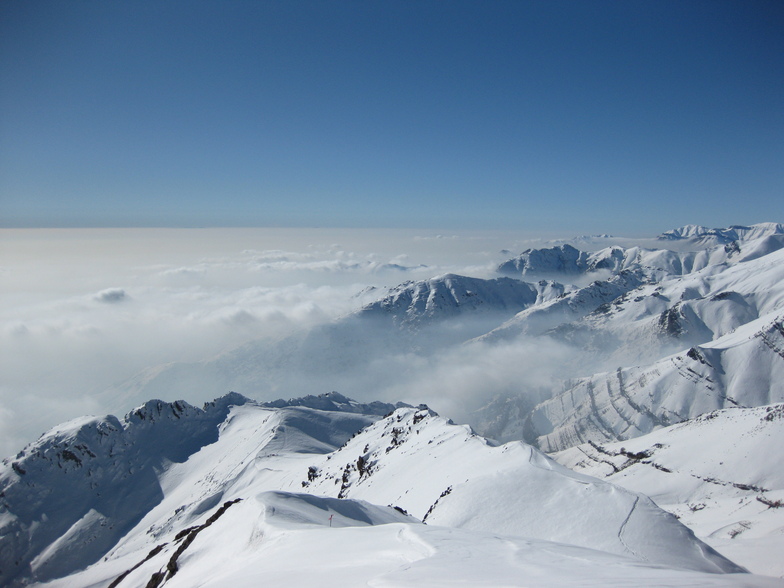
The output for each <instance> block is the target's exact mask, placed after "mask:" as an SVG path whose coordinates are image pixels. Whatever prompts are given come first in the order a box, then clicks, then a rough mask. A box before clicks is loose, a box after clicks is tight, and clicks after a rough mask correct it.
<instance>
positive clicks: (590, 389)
mask: <svg viewBox="0 0 784 588" xmlns="http://www.w3.org/2000/svg"><path fill="white" fill-rule="evenodd" d="M773 402H784V315H781V314H777V313H772V314H769V315H765V316H764V317H762V318H760V319H757V320H754V321H751V322H750V323H748V324H746V325H743V326H742V327H740V328H738V329H737V330H735V331H734V332H731V333H729V334H727V335H725V336H724V337H721V338H719V339H717V340H716V341H713V342H710V343H706V344H705V345H701V346H698V347H692V348H691V349H689V350H685V351H683V352H682V353H679V354H676V355H673V356H670V357H667V358H665V359H662V360H661V361H658V362H656V363H654V364H652V365H648V366H642V367H630V368H623V369H618V370H617V371H614V372H609V373H600V374H595V375H593V376H590V377H587V378H582V379H580V380H578V381H576V382H573V383H571V384H570V385H568V386H567V387H566V389H565V390H564V391H563V392H561V393H560V394H557V395H556V396H554V397H553V398H552V399H550V400H547V401H545V402H543V403H541V404H540V405H538V406H537V407H536V408H535V409H534V410H533V412H532V413H531V415H530V423H531V426H532V429H533V431H534V433H533V434H535V435H536V438H537V443H538V446H539V447H540V448H542V449H543V450H545V451H548V452H550V451H559V450H562V449H566V448H568V447H571V446H573V445H579V444H580V443H585V442H588V441H594V442H597V443H602V442H605V441H615V440H625V439H630V438H633V437H638V436H640V435H644V434H646V433H649V432H650V431H652V430H654V429H655V428H659V427H664V426H667V425H671V424H674V423H678V422H681V421H685V420H687V419H690V418H694V417H697V416H699V415H701V414H704V413H706V412H711V411H713V410H717V409H721V408H725V407H729V406H740V407H754V406H763V405H766V404H770V403H773Z"/></svg>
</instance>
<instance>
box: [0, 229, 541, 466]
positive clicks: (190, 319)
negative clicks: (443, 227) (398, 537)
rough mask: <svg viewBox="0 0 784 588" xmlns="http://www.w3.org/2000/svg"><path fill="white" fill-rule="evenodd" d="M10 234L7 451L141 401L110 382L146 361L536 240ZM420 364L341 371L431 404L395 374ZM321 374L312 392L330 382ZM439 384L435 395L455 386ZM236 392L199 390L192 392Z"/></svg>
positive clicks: (0, 414) (321, 312) (3, 255)
mask: <svg viewBox="0 0 784 588" xmlns="http://www.w3.org/2000/svg"><path fill="white" fill-rule="evenodd" d="M0 238H2V240H3V248H2V249H1V250H0V272H1V273H2V275H3V280H2V281H0V347H2V349H3V350H4V352H3V353H2V354H0V374H1V375H0V406H2V411H0V454H2V455H10V454H12V453H16V452H17V451H18V450H19V449H21V447H22V446H23V445H24V444H25V443H27V442H29V441H32V440H33V439H35V438H36V437H37V436H38V435H39V434H40V433H42V432H43V431H44V430H46V429H47V428H49V427H50V426H52V425H54V424H57V423H58V422H60V421H63V420H66V419H69V418H73V417H76V416H80V415H82V414H85V413H94V414H95V413H97V414H102V413H106V412H117V413H121V412H123V411H125V410H128V409H129V408H131V406H128V402H130V401H131V399H126V400H127V401H125V400H123V399H119V398H114V397H112V395H111V394H107V393H106V391H107V390H111V389H112V388H113V387H114V386H115V385H116V384H118V383H119V382H123V381H125V380H127V379H128V378H131V377H132V376H134V375H135V374H138V373H139V372H141V371H142V370H144V369H147V368H151V367H153V366H159V365H163V364H167V363H170V362H197V361H200V360H203V359H205V358H209V357H212V356H214V355H216V354H219V353H221V352H224V351H226V350H229V349H233V348H235V347H237V346H239V345H242V344H243V343H246V342H248V341H253V340H260V339H261V340H275V339H281V338H284V337H286V336H288V335H290V334H291V333H293V332H297V331H299V330H303V329H310V328H313V327H315V326H317V325H320V324H325V323H328V322H329V321H331V320H333V319H335V318H337V317H340V316H342V315H345V314H347V313H350V312H352V311H354V310H356V309H358V308H359V307H361V306H362V304H364V303H366V302H370V301H371V300H374V299H375V298H377V297H378V296H379V295H381V294H383V292H385V289H386V288H389V287H393V286H396V285H397V284H399V283H400V282H403V281H406V280H409V279H423V278H429V277H432V276H434V275H438V274H443V273H447V272H454V273H464V274H469V275H475V276H478V277H490V276H491V275H492V273H493V269H492V268H494V267H495V265H496V264H497V263H499V262H500V261H502V260H503V259H504V254H503V253H502V252H501V251H502V249H504V248H511V249H512V250H518V249H520V250H522V249H523V248H524V247H525V246H530V243H529V242H527V241H526V240H525V239H524V238H522V237H521V236H520V235H515V234H510V233H492V232H489V233H488V232H483V233H466V234H463V235H449V236H447V237H443V236H439V235H438V233H437V232H433V233H432V234H430V233H427V232H423V231H404V230H386V231H384V230H360V229H357V230H348V231H346V230H340V231H338V230H319V229H312V230H299V229H198V230H181V229H180V230H169V229H90V230H81V229H79V230H76V229H71V230H39V229H31V230H19V231H5V232H2V234H0ZM374 288H375V289H374ZM363 292H364V293H363ZM418 361H419V360H418V359H417V358H416V357H415V356H412V357H397V358H392V359H390V360H389V361H387V360H382V359H378V360H377V361H374V362H372V363H373V364H374V365H375V364H378V365H379V366H381V365H382V364H386V365H388V366H392V367H388V368H384V369H383V370H382V369H381V368H380V367H379V368H378V369H379V370H381V371H384V370H386V371H385V374H386V375H385V378H386V379H382V380H381V381H382V382H387V385H384V386H379V385H378V383H379V379H377V378H376V377H375V376H373V377H367V378H365V377H363V376H362V375H361V374H359V375H358V374H353V375H352V376H356V378H355V379H354V378H353V377H352V379H349V377H348V375H347V377H346V378H345V379H344V380H343V381H344V382H347V383H350V382H351V381H356V383H363V384H365V385H363V386H361V390H360V389H359V388H360V386H359V385H354V386H351V387H352V390H348V391H347V392H354V391H356V392H357V395H358V396H362V397H364V398H371V397H376V396H377V395H379V394H383V395H387V396H388V397H389V398H392V397H393V396H394V395H398V394H399V395H400V398H411V399H412V400H417V398H423V399H424V400H425V401H427V398H428V396H427V395H426V394H423V395H421V396H420V395H418V394H417V393H416V392H417V391H416V390H406V389H405V386H403V385H400V384H397V383H396V382H401V381H407V380H405V376H406V374H413V373H418V372H417V370H418V369H420V368H419V367H418V364H417V362H418ZM432 367H433V366H428V365H422V367H421V370H422V372H426V371H428V370H429V369H431V368H432ZM374 369H376V368H374ZM446 371H447V370H446V368H444V372H446ZM367 373H368V374H372V373H374V371H373V370H369V371H367ZM401 375H402V376H403V379H401ZM337 383H338V384H340V383H341V382H337ZM320 384H321V385H319V382H314V383H313V386H314V387H313V388H312V389H311V390H310V392H311V393H321V392H326V391H329V390H327V389H326V388H329V387H330V386H328V385H326V384H325V383H324V382H321V383H320ZM371 384H375V385H371ZM433 386H436V388H437V391H434V392H433V393H432V394H435V396H438V397H441V396H443V397H446V396H447V395H448V393H447V391H446V389H445V387H444V386H440V387H439V385H437V383H436V382H435V381H433ZM442 389H443V390H444V392H443V393H441V392H440V390H442ZM434 390H436V389H435V388H434ZM224 392H225V390H219V389H215V390H213V389H210V390H194V391H193V394H188V395H185V396H186V397H185V399H186V400H189V401H194V402H198V401H200V397H204V398H213V397H214V396H216V395H219V394H222V393H224ZM279 392H280V395H282V396H286V395H287V392H286V391H285V390H282V389H281V390H279ZM251 393H252V391H251ZM400 398H395V399H396V400H397V399H400ZM133 400H138V401H142V400H147V399H146V398H140V399H133ZM417 401H422V400H417Z"/></svg>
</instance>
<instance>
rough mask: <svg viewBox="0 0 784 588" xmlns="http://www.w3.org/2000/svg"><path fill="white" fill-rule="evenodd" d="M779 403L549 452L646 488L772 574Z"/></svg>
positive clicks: (781, 568)
mask: <svg viewBox="0 0 784 588" xmlns="http://www.w3.org/2000/svg"><path fill="white" fill-rule="evenodd" d="M782 444H784V404H781V403H777V404H770V405H767V406H762V407H757V408H727V409H723V410H718V411H713V412H709V413H705V414H703V415H701V416H699V417H697V418H694V419H691V420H688V421H685V422H682V423H679V424H677V425H672V426H670V427H666V428H663V429H658V430H656V431H654V432H651V433H649V434H647V435H644V436H642V437H638V438H636V439H629V440H626V441H623V442H614V443H607V444H604V443H595V442H594V443H584V444H581V445H578V446H575V447H571V448H570V449H566V450H564V451H562V452H560V453H557V454H555V455H553V457H554V458H555V459H556V460H557V461H558V462H559V463H561V464H563V465H565V466H567V467H569V468H571V469H573V470H575V471H578V472H582V473H586V474H589V475H592V476H597V477H600V478H604V479H606V480H608V481H611V482H613V483H614V484H618V485H620V486H623V487H625V488H629V489H631V490H635V491H637V492H645V494H647V495H648V496H650V497H651V498H652V499H653V500H654V501H655V502H656V504H658V505H659V506H661V507H662V508H664V509H665V510H667V511H669V512H671V513H673V514H675V515H676V516H677V517H678V518H679V520H680V521H681V522H683V523H685V524H686V525H688V526H689V528H691V529H693V530H694V531H695V532H696V533H697V535H698V536H699V537H700V538H702V539H703V540H704V541H706V542H707V543H709V544H710V545H712V546H713V547H715V548H717V549H718V550H719V551H721V552H722V553H724V554H726V555H728V556H729V557H731V558H732V559H733V560H734V561H737V562H739V563H742V564H744V565H748V566H749V567H753V568H754V569H757V570H760V571H761V572H763V573H766V574H770V575H773V576H779V577H780V576H784V562H782V560H781V559H780V558H775V557H774V558H771V557H766V555H767V554H771V553H783V552H784V467H782V465H784V464H782V458H781V447H782Z"/></svg>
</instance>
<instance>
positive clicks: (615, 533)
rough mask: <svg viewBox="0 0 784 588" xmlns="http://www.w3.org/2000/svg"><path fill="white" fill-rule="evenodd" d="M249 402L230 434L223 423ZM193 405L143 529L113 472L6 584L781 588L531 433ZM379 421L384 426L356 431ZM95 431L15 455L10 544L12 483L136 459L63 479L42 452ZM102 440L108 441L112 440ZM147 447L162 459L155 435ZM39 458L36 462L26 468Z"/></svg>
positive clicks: (144, 506)
mask: <svg viewBox="0 0 784 588" xmlns="http://www.w3.org/2000/svg"><path fill="white" fill-rule="evenodd" d="M234 402H236V403H237V405H236V406H233V407H232V408H230V409H229V410H228V414H227V415H226V416H225V418H224V420H223V421H222V422H220V423H218V424H217V427H216V424H215V422H214V420H208V419H207V415H209V416H210V418H211V417H212V415H214V414H218V413H217V412H214V411H218V412H222V411H225V409H226V407H227V406H228V405H229V404H232V403H234ZM158 408H160V410H158ZM175 412H179V413H180V418H179V419H178V418H177V417H175V416H172V415H174V413H175ZM184 412H185V411H179V410H178V411H175V409H174V407H173V406H172V405H165V404H156V405H154V407H153V410H152V411H149V410H142V411H141V413H136V412H135V411H134V413H132V415H133V414H137V416H138V417H139V420H140V421H142V422H141V424H142V425H143V426H147V427H150V429H149V430H150V431H151V432H154V431H155V430H156V428H157V427H159V426H162V427H163V429H162V430H166V431H174V430H178V429H177V427H186V428H185V429H179V431H180V433H184V432H185V430H187V428H189V427H191V426H192V425H193V423H195V421H190V420H189V418H188V416H184ZM142 414H143V415H144V416H145V418H144V419H141V418H140V417H141V415H142ZM188 415H189V416H190V417H191V418H202V419H205V420H203V424H204V426H203V427H197V429H198V430H199V431H207V432H209V435H210V436H209V438H207V437H204V438H200V440H199V442H198V443H197V445H201V446H200V447H199V448H198V449H196V450H195V451H194V452H192V453H190V455H189V456H188V457H187V459H184V460H180V461H168V462H165V461H164V460H160V459H158V458H157V457H156V458H155V460H154V461H156V467H155V468H153V469H152V470H151V473H152V476H153V477H152V478H151V480H150V481H151V483H152V486H154V487H155V488H156V496H155V500H154V501H149V500H144V499H143V497H139V496H137V495H136V494H135V493H133V492H128V493H126V494H125V495H124V496H123V497H122V500H123V501H124V503H125V507H126V509H127V510H128V511H132V510H134V511H135V512H136V514H135V524H129V525H125V526H124V527H123V529H122V531H121V532H118V535H119V537H117V539H116V541H115V542H107V541H105V540H104V537H103V536H102V535H101V532H102V531H101V527H102V525H101V523H100V522H99V519H101V520H103V523H104V525H103V526H113V525H114V524H115V523H113V522H112V521H111V520H110V518H109V515H108V514H107V513H106V512H104V511H103V509H102V507H101V503H100V500H99V499H98V498H97V494H99V493H103V492H106V491H107V490H106V488H110V487H111V486H110V484H111V482H106V481H104V480H101V481H100V483H98V485H97V486H96V487H95V489H94V490H95V494H94V495H93V497H92V498H91V500H92V502H91V504H90V507H91V508H90V509H88V510H87V511H86V512H84V509H83V508H79V509H76V508H72V507H71V506H70V505H69V503H68V501H67V500H63V501H62V502H61V503H60V504H59V510H57V511H53V510H49V511H46V512H43V511H42V510H39V511H35V512H33V511H31V512H30V513H29V515H30V516H29V521H28V522H29V523H30V524H29V526H27V527H26V528H25V532H32V533H33V534H35V532H36V531H35V529H36V528H37V527H38V526H42V527H46V526H47V525H49V526H48V528H49V529H52V528H53V527H52V525H56V524H57V520H58V519H61V518H64V517H66V516H68V515H67V513H68V512H69V510H72V511H74V512H75V513H76V514H75V515H72V516H70V518H69V519H68V521H67V522H66V524H62V525H60V528H61V529H64V530H63V531H62V532H61V533H59V534H54V533H52V534H50V535H49V536H48V537H47V541H39V544H40V545H38V547H39V548H38V549H37V551H36V552H35V553H33V552H32V551H30V550H28V551H27V552H26V553H23V552H22V551H21V550H18V549H17V551H16V557H17V558H18V559H19V560H20V561H21V562H23V563H22V565H20V566H18V572H17V574H16V575H15V578H16V580H13V579H12V577H10V576H6V577H5V578H4V579H3V583H4V584H8V585H15V582H16V583H18V582H21V581H23V579H24V578H30V577H32V578H35V579H37V580H38V581H42V580H47V579H49V580H50V583H49V584H48V585H51V586H108V585H113V586H147V585H150V586H155V585H161V583H162V582H165V584H166V585H167V586H178V585H182V586H192V585H207V586H219V585H224V586H225V585H232V584H237V585H248V586H250V585H257V584H254V583H258V582H259V581H261V580H262V579H264V580H265V583H267V584H269V583H270V582H272V585H290V586H310V585H313V584H314V578H318V580H315V582H316V583H318V585H324V586H352V585H366V584H367V582H370V581H373V582H377V583H378V584H377V585H382V586H383V585H388V586H400V585H423V584H424V585H450V584H453V583H454V582H455V581H456V579H457V578H458V577H462V578H463V580H466V579H469V580H470V581H471V583H472V585H493V586H498V585H506V584H509V585H513V586H514V585H530V584H528V583H529V582H530V581H531V578H530V575H529V574H531V573H534V574H537V578H538V580H537V581H538V582H539V584H538V585H553V583H556V584H559V583H566V584H567V585H568V584H571V585H582V584H581V583H580V582H581V581H582V580H584V576H583V575H584V574H591V577H592V578H595V579H596V580H595V581H596V583H597V584H599V583H601V582H602V581H604V582H609V581H612V582H614V583H616V584H618V585H630V586H631V585H639V582H640V581H643V582H645V581H650V582H654V583H656V582H659V583H661V584H662V585H689V583H692V585H693V584H694V583H698V584H700V585H716V586H723V585H726V586H729V585H737V584H738V583H739V582H740V583H744V584H745V585H749V586H766V585H771V584H770V583H769V582H767V580H765V579H764V578H760V577H755V576H751V575H748V574H742V573H740V572H741V571H742V569H741V568H739V567H737V566H735V565H734V564H732V563H731V562H729V561H728V560H726V559H724V558H723V557H721V556H720V555H718V554H717V553H716V552H714V551H713V550H711V549H710V548H709V547H707V546H706V545H705V544H703V543H701V542H699V541H698V540H697V539H696V538H695V537H694V536H693V534H692V533H691V532H690V531H689V530H688V529H686V528H685V527H684V526H682V525H681V524H680V523H678V521H677V520H676V519H675V518H674V517H672V516H671V515H668V514H666V513H664V512H663V511H661V510H659V509H658V508H657V507H656V506H655V505H654V504H653V503H652V502H651V501H650V500H649V499H647V498H646V497H644V496H642V495H639V494H635V493H632V492H629V491H626V490H622V489H620V488H618V487H615V486H613V485H611V484H608V483H606V482H601V481H598V480H595V479H592V478H588V477H586V476H583V475H580V474H576V473H573V472H570V471H569V470H567V469H565V468H563V467H561V466H559V465H558V464H556V463H555V462H553V461H552V460H550V459H549V458H547V457H545V456H544V455H542V454H540V453H539V452H537V451H536V450H535V449H533V448H531V447H529V446H526V445H524V444H522V443H520V442H517V443H512V444H508V445H504V446H496V445H495V444H493V443H490V442H488V441H487V440H485V439H483V438H480V437H478V436H476V435H474V434H473V433H472V432H471V431H470V430H469V429H468V428H467V427H465V426H459V425H453V424H451V423H450V422H449V421H447V420H445V419H443V418H441V417H438V416H437V415H435V414H434V413H432V411H429V410H428V409H427V408H424V407H420V408H418V409H417V408H401V409H398V410H396V411H395V412H394V413H393V414H391V415H390V416H388V417H386V418H383V419H381V420H378V421H376V422H373V421H375V420H376V419H377V418H378V417H376V416H363V415H358V414H355V413H346V412H325V411H319V410H316V409H311V408H306V407H289V408H283V409H273V408H266V407H263V406H259V405H257V404H254V403H251V402H248V401H247V399H244V398H241V397H238V396H232V397H229V398H224V399H219V400H218V401H216V403H215V404H214V406H213V407H212V408H210V407H207V409H205V410H204V411H198V409H192V407H191V409H189V411H188ZM151 417H154V419H152V420H153V422H150V421H151ZM134 418H135V417H133V416H132V417H131V419H130V420H129V419H126V421H125V422H124V423H121V426H122V430H123V431H127V430H130V431H131V432H132V431H133V427H134V426H136V425H139V424H140V423H138V422H137V421H136V420H134ZM363 420H364V423H365V424H367V423H372V424H369V425H368V426H366V427H365V428H364V429H362V430H361V431H360V432H358V433H356V430H357V429H358V428H359V426H360V425H361V424H362V421H363ZM131 422H133V423H135V425H130V423H131ZM114 426H115V428H116V423H115V425H114ZM85 427H86V428H85ZM91 427H94V421H85V422H82V423H72V424H71V425H69V426H68V427H65V428H62V429H59V430H58V431H59V432H55V433H53V435H54V437H53V436H52V435H46V436H44V437H42V439H41V440H39V442H36V443H35V444H32V445H31V446H29V447H28V448H27V449H26V450H25V452H24V456H22V457H20V458H19V459H18V460H17V461H15V462H13V464H15V465H16V468H14V465H6V466H5V468H4V471H3V474H2V476H3V477H2V480H3V481H4V486H3V488H4V495H3V500H4V502H3V514H2V519H1V520H2V525H3V526H2V529H3V536H2V543H0V545H2V552H3V553H4V554H6V553H7V547H8V546H9V545H10V546H14V545H17V543H16V542H18V541H19V535H21V534H23V533H8V532H7V530H8V528H9V527H8V525H9V524H10V525H17V527H16V528H17V529H19V530H21V529H20V527H19V525H21V524H22V521H21V520H20V519H19V517H18V515H17V511H18V510H19V509H18V506H17V505H18V504H23V505H24V504H26V501H25V498H24V496H23V495H22V494H21V492H20V493H16V494H15V493H14V492H13V491H12V492H9V491H8V490H9V489H10V490H13V489H14V488H15V487H18V486H20V485H25V484H27V485H28V486H29V483H30V482H33V486H34V487H36V488H38V489H39V492H41V493H42V494H46V493H47V492H48V493H49V494H52V493H56V494H60V495H61V496H62V497H63V499H68V498H71V499H73V498H75V497H76V496H78V495H80V493H82V491H83V488H82V486H81V484H82V483H83V481H84V480H89V479H90V478H92V477H93V476H94V475H95V472H96V471H98V469H99V468H98V467H97V466H99V465H102V467H104V468H111V467H115V466H116V467H117V472H118V473H119V472H120V471H122V470H125V471H128V470H127V469H126V466H127V464H126V463H124V457H123V456H124V455H125V454H121V455H119V456H118V459H117V460H116V461H117V463H114V461H112V459H111V456H108V458H107V456H104V455H99V454H96V456H95V457H94V458H90V456H89V454H86V455H87V458H89V459H87V458H85V460H84V461H83V462H82V463H83V465H82V467H72V468H70V469H68V470H66V471H65V472H63V470H62V469H61V468H59V467H58V465H57V463H56V462H55V461H48V462H44V461H40V459H39V458H36V457H33V456H35V455H37V453H38V452H39V451H40V452H43V453H46V451H47V450H48V448H50V445H51V443H50V442H51V440H52V439H53V438H57V439H58V443H59V445H57V447H58V448H59V451H60V454H59V455H60V457H61V461H60V463H62V459H63V458H62V456H63V455H65V451H71V452H73V451H74V450H75V449H78V448H77V447H76V444H77V443H81V442H84V440H85V438H86V436H87V437H89V434H90V433H91V431H93V429H92V428H91ZM352 429H353V430H354V433H356V434H355V435H354V436H353V438H349V437H350V434H349V431H351V430H352ZM216 432H217V439H215V438H214V436H215V433H216ZM114 434H117V435H121V434H122V433H121V432H117V433H114ZM126 434H128V433H126ZM58 435H59V436H58ZM161 435H163V433H162V434H161ZM166 435H168V433H167V434H166ZM166 435H164V436H163V437H159V439H163V438H164V437H165V436H166ZM153 436H154V435H153ZM177 436H178V437H180V436H182V437H183V441H185V440H186V439H187V438H188V436H187V435H184V436H183V435H177ZM197 437H198V435H197ZM341 440H342V441H343V442H344V445H343V446H342V447H341V448H339V449H335V444H336V443H337V442H338V441H341ZM205 441H206V442H205ZM93 442H94V443H95V444H97V446H100V445H101V441H100V437H98V436H97V435H96V437H95V439H93ZM130 445H131V446H130V448H128V449H126V453H127V452H128V451H130V450H131V449H132V448H133V446H134V444H130ZM158 445H160V443H158V444H156V447H157V446H158ZM186 445H187V446H188V447H189V448H193V446H192V445H190V444H187V443H186ZM94 446H95V445H88V446H87V447H88V448H91V447H94ZM145 447H146V452H147V453H149V454H152V455H155V453H154V452H155V448H154V446H152V445H149V444H148V445H145ZM91 450H92V449H91ZM158 451H159V452H160V449H158ZM94 453H95V452H94ZM180 457H182V456H180ZM360 457H361V458H362V460H360ZM36 459H38V461H36ZM31 463H37V464H38V466H40V467H39V468H38V469H35V468H33V467H31V466H30V464H31ZM24 466H28V467H29V468H30V470H29V471H26V473H25V474H20V473H19V471H18V470H19V468H20V467H21V468H24ZM88 471H92V472H93V475H88V474H87V473H86V472H88ZM31 476H32V477H31ZM72 480H77V481H78V482H76V483H73V482H72ZM52 481H54V484H56V486H53V485H52ZM55 488H56V490H57V492H54V490H55ZM388 505H392V506H388ZM394 507H397V508H394ZM404 510H405V511H408V513H409V514H406V512H404ZM79 514H81V516H80V517H79V518H76V516H77V515H79ZM420 518H422V519H426V522H427V526H425V525H423V524H422V522H421V521H420V520H419V519H420ZM74 519H76V520H75V521H74ZM71 521H74V522H71ZM330 525H332V526H331V527H330ZM38 536H39V537H41V536H42V535H41V534H40V533H39V535H38ZM550 541H556V543H552V542H550ZM567 543H568V544H569V545H565V544H567ZM99 547H100V549H99ZM83 552H87V553H88V554H89V557H88V556H87V555H83V554H82V553H83ZM466 558H467V559H466ZM474 560H477V561H479V562H481V563H480V564H479V565H478V566H477V565H476V564H475V562H474ZM460 561H463V562H464V563H462V564H461V563H459V562H460ZM91 562H95V563H93V565H91V566H89V567H87V568H86V569H82V571H80V569H81V568H84V567H85V566H86V565H88V564H90V563H91ZM469 562H470V565H469ZM7 563H8V560H6V561H5V563H4V565H3V567H2V569H3V570H5V569H7V567H6V564H7ZM687 570H690V571H687ZM521 573H523V575H520V574H521ZM462 574H466V576H462ZM727 574H729V575H727ZM58 577H60V578H62V579H60V580H56V578H58Z"/></svg>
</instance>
